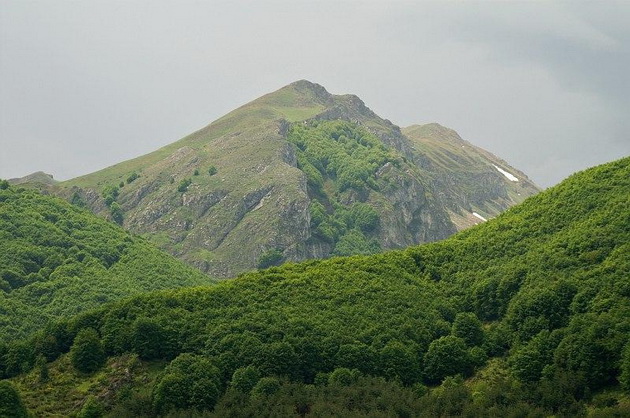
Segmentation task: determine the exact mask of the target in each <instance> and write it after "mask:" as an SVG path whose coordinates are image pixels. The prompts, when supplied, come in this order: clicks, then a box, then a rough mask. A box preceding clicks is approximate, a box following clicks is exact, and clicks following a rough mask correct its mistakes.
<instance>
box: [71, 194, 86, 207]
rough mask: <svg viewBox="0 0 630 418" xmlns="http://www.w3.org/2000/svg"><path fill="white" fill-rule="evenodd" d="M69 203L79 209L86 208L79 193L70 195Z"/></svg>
mask: <svg viewBox="0 0 630 418" xmlns="http://www.w3.org/2000/svg"><path fill="white" fill-rule="evenodd" d="M70 203H72V204H73V205H75V206H78V207H80V208H85V207H87V204H86V203H85V200H83V197H81V194H79V192H74V193H72V197H71V198H70Z"/></svg>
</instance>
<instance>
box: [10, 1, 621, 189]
mask: <svg viewBox="0 0 630 418" xmlns="http://www.w3.org/2000/svg"><path fill="white" fill-rule="evenodd" d="M628 22H630V2H629V1H625V2H609V1H608V2H589V3H579V2H578V3H575V2H572V3H558V2H553V3H552V2H531V3H515V2H509V3H507V2H506V3H501V2H481V3H471V2H466V3H464V2H428V3H427V2H393V1H373V2H365V1H363V2H351V1H334V2H322V1H317V2H315V1H311V2H307V1H295V0H293V1H283V2H269V1H256V2H237V1H229V2H218V1H214V2H211V1H206V2H202V1H194V2H193V1H169V2H165V1H155V0H151V1H112V0H107V1H54V2H53V1H39V2H38V1H24V0H19V1H11V0H2V2H1V3H0V178H10V177H18V176H23V175H26V174H28V173H31V172H33V171H37V170H43V171H46V172H49V173H51V174H53V175H54V176H55V178H57V179H60V180H62V179H68V178H71V177H74V176H77V175H81V174H86V173H88V172H91V171H95V170H97V169H100V168H103V167H106V166H108V165H111V164H114V163H116V162H119V161H121V160H124V159H128V158H131V157H135V156H138V155H141V154H144V153H146V152H149V151H152V150H154V149H156V148H158V147H160V146H162V145H165V144H168V143H170V142H173V141H175V140H177V139H179V138H181V137H183V136H185V135H186V134H188V133H190V132H192V131H194V130H197V129H199V128H201V127H203V126H205V125H207V124H208V123H210V122H211V121H213V120H215V119H217V118H219V117H220V116H222V115H223V114H225V113H227V112H228V111H230V110H232V109H234V108H236V107H238V106H240V105H242V104H244V103H246V102H248V101H250V100H253V99H255V98H256V97H258V96H261V95H262V94H265V93H268V92H270V91H273V90H276V89H278V88H280V87H282V86H284V85H286V84H289V83H291V82H293V81H295V80H298V79H303V78H305V79H308V80H311V81H313V82H317V83H319V84H322V85H323V86H325V87H326V88H327V89H328V91H330V92H331V93H338V94H341V93H354V94H356V95H358V96H359V97H361V98H362V99H363V100H364V101H365V102H366V104H367V105H368V106H369V107H370V108H371V109H372V110H374V111H375V112H376V113H378V114H379V115H380V116H382V117H384V118H387V119H390V120H391V121H392V122H394V123H396V124H398V125H400V126H407V125H410V124H414V123H427V122H438V123H441V124H443V125H446V126H448V127H450V128H453V129H455V130H456V131H458V132H459V133H460V135H461V136H462V137H463V138H464V139H467V140H469V141H471V142H472V143H474V144H476V145H479V146H481V147H483V148H486V149H487V150H489V151H491V152H493V153H495V154H497V155H498V156H500V157H502V158H504V159H505V160H506V161H508V162H509V163H510V164H512V165H514V166H515V167H517V168H519V169H521V170H523V171H524V172H525V173H526V174H528V175H529V176H530V177H531V178H532V179H533V180H534V181H535V182H537V183H538V184H539V185H541V186H550V185H552V184H555V183H557V182H558V181H560V180H561V179H563V178H564V177H566V176H567V175H569V174H570V173H572V172H574V171H576V170H580V169H584V168H586V167H589V166H592V165H596V164H599V163H603V162H606V161H610V160H613V159H617V158H620V157H623V156H627V155H630V135H629V134H628V132H629V131H630V115H629V114H628V113H629V112H628V111H629V110H630V25H629V24H628Z"/></svg>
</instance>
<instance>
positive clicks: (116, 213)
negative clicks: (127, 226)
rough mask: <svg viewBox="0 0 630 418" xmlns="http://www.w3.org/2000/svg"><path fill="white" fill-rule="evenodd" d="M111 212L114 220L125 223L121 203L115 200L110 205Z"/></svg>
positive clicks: (119, 223) (120, 223)
mask: <svg viewBox="0 0 630 418" xmlns="http://www.w3.org/2000/svg"><path fill="white" fill-rule="evenodd" d="M109 211H110V214H111V215H112V220H113V221H114V222H116V223H117V224H118V225H122V223H123V211H122V208H121V207H120V205H119V204H118V203H117V202H114V203H112V204H111V206H110V207H109Z"/></svg>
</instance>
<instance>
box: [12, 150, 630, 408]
mask: <svg viewBox="0 0 630 418" xmlns="http://www.w3.org/2000/svg"><path fill="white" fill-rule="evenodd" d="M629 260H630V158H626V159H623V160H619V161H616V162H613V163H609V164H605V165H603V166H599V167H596V168H593V169H590V170H587V171H585V172H581V173H578V174H575V175H573V176H571V177H570V178H569V179H567V180H566V181H564V182H563V183H561V184H560V185H558V186H556V187H553V188H551V189H549V190H547V191H545V192H543V193H541V194H539V195H537V196H534V197H532V198H530V199H528V200H527V201H525V202H524V203H522V204H521V205H518V206H516V207H514V208H512V209H510V210H508V211H506V212H505V213H503V214H502V215H499V216H498V217H497V218H496V219H493V220H491V221H489V222H487V223H484V224H482V225H479V226H477V227H474V228H471V229H469V230H467V231H464V232H462V233H459V234H457V235H455V236H454V237H452V238H449V239H446V240H444V241H441V242H439V243H434V244H429V245H424V246H419V247H412V248H409V249H408V250H404V251H396V252H389V253H385V254H378V255H373V256H354V257H348V258H333V259H330V260H323V261H321V260H320V261H310V262H306V263H300V264H287V265H284V266H282V267H274V268H271V269H268V270H265V271H261V272H257V273H250V274H246V275H243V276H241V277H239V278H237V279H235V280H232V281H228V282H222V283H220V284H219V285H217V286H213V287H210V288H195V289H182V290H170V291H163V292H156V293H151V294H147V295H141V296H137V297H135V298H133V299H131V300H127V301H122V302H118V303H115V304H112V305H109V306H106V307H103V308H102V309H100V310H97V311H94V312H92V313H89V314H86V315H83V316H80V317H78V318H75V319H73V320H69V321H65V322H64V323H62V324H59V325H58V326H57V327H56V328H55V330H51V331H50V332H49V334H47V335H44V336H40V337H38V338H48V339H49V340H51V341H54V342H55V344H52V346H51V348H50V349H49V351H48V352H47V355H48V358H49V360H53V359H54V358H56V357H57V356H59V355H61V356H60V357H59V358H58V359H57V360H55V362H54V363H52V364H50V365H49V366H47V367H50V370H51V372H50V373H51V376H53V377H52V379H53V380H52V384H53V385H60V386H59V387H60V388H63V389H60V391H61V393H58V392H57V393H56V392H54V391H53V392H46V390H47V389H45V388H47V387H49V383H37V380H38V377H37V376H38V374H40V373H41V366H40V369H38V370H35V371H34V372H32V373H31V374H29V375H25V376H22V377H20V378H18V379H16V380H15V382H16V383H17V385H18V386H19V387H20V389H21V391H22V394H23V397H24V399H25V402H26V404H27V405H28V406H29V407H30V408H32V409H34V410H38V408H43V409H46V410H47V411H57V413H69V411H72V410H73V408H74V410H76V409H78V408H79V407H80V405H81V402H82V401H81V400H82V399H86V396H88V395H93V396H95V397H96V399H95V400H93V402H98V403H101V404H103V405H105V406H106V407H107V408H113V409H111V411H112V412H111V413H112V415H115V416H125V414H128V415H129V416H130V415H136V416H137V415H139V414H141V413H144V414H148V415H150V414H152V413H155V412H160V411H161V412H166V411H169V410H172V409H173V408H184V409H194V408H198V409H212V407H213V406H214V405H215V404H216V413H217V414H218V415H219V416H222V415H224V414H227V411H231V413H232V414H236V415H239V414H245V415H246V414H247V413H251V411H258V413H259V414H262V415H266V416H273V414H274V413H276V414H277V413H279V411H285V413H287V415H291V414H296V415H299V414H308V413H309V412H314V413H315V412H317V413H318V414H323V415H327V414H328V415H331V414H332V415H335V414H336V415H345V416H353V415H361V414H365V413H368V412H374V413H379V412H378V411H381V412H382V413H383V415H392V414H394V415H396V414H397V415H400V414H405V415H407V416H438V415H450V416H452V415H459V414H468V415H471V416H509V415H515V414H516V415H519V416H547V415H550V414H555V415H572V416H574V415H581V414H585V413H586V412H587V411H591V412H592V413H597V414H600V415H597V416H601V414H604V415H605V414H613V413H616V414H621V415H623V414H624V413H628V412H629V411H630V400H629V399H628V396H627V393H624V392H623V391H622V389H623V390H630V343H628V341H629V336H630V302H629V301H630V299H629V296H630V293H629V292H630V276H629V275H628V272H629V271H630V264H629V262H630V261H629ZM87 328H92V329H94V330H96V331H97V333H94V331H90V332H91V333H93V334H94V335H95V337H93V338H94V339H95V340H96V342H95V344H96V343H98V344H102V347H103V350H104V352H105V353H107V355H108V356H110V360H109V363H107V366H106V367H105V368H104V369H101V371H99V372H97V373H96V374H92V375H88V376H85V375H81V374H78V375H77V374H75V372H73V371H71V370H72V369H71V368H70V363H72V359H75V357H76V355H74V357H73V354H72V353H75V352H76V351H78V350H79V348H77V344H78V343H76V342H75V344H74V348H73V349H72V350H71V354H70V356H68V355H66V354H62V353H64V352H66V351H67V350H68V348H69V346H70V341H71V340H72V338H73V337H74V336H75V335H77V334H79V333H80V330H86V329H87ZM147 330H150V332H147ZM82 332H83V333H85V332H87V331H82ZM34 345H35V346H36V344H34ZM5 350H8V352H10V350H11V348H10V347H8V348H6V349H5ZM126 353H127V354H126ZM128 353H135V355H136V356H139V358H140V360H138V359H137V358H136V357H134V356H133V355H132V356H131V357H129V354H128ZM181 353H193V354H181ZM28 355H29V356H30V358H34V357H35V356H36V355H37V352H35V353H33V352H31V353H28ZM120 356H122V357H120ZM172 359H175V360H173V361H172V362H171V363H170V364H169V366H168V367H166V368H164V365H165V363H164V361H167V362H168V361H171V360H172ZM75 360H76V359H75ZM123 370H127V371H126V373H127V375H126V377H125V378H124V379H122V378H120V377H116V376H120V374H121V373H122V371H123ZM458 374H460V375H463V376H464V377H470V379H468V381H466V382H464V381H463V380H461V379H460V378H456V377H453V376H455V375H458ZM369 376H372V377H369ZM261 377H264V378H263V379H260V378H261ZM259 379H260V380H259ZM278 379H280V380H278ZM443 379H445V380H444V381H443ZM442 381H443V383H442V385H440V386H438V387H435V388H434V389H431V390H428V389H427V387H426V386H425V385H428V386H434V385H436V384H440V382H442ZM392 382H394V383H392ZM395 382H398V383H395ZM64 385H65V386H64ZM313 385H314V386H313ZM252 387H253V389H252ZM250 390H251V394H248V393H249V392H250ZM45 393H48V395H45ZM195 393H197V394H198V396H197V395H195ZM222 394H223V395H222ZM350 399H352V401H350ZM374 399H381V401H380V402H379V403H376V404H375V403H374ZM91 402H92V401H91ZM363 408H368V409H369V408H372V409H370V410H367V409H363ZM125 411H126V412H125ZM248 411H250V412H248ZM287 411H288V412H287Z"/></svg>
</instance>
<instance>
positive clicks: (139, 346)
mask: <svg viewBox="0 0 630 418" xmlns="http://www.w3.org/2000/svg"><path fill="white" fill-rule="evenodd" d="M165 339H166V335H165V332H164V329H163V328H162V326H161V325H160V324H159V323H158V322H157V321H156V320H155V319H152V318H146V317H139V318H138V319H136V321H135V322H134V323H133V326H132V331H131V345H132V347H133V351H134V352H135V353H137V354H138V355H139V356H140V358H141V359H143V360H153V359H157V358H161V357H163V355H164V352H163V351H164V350H163V347H165V346H168V341H165Z"/></svg>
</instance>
